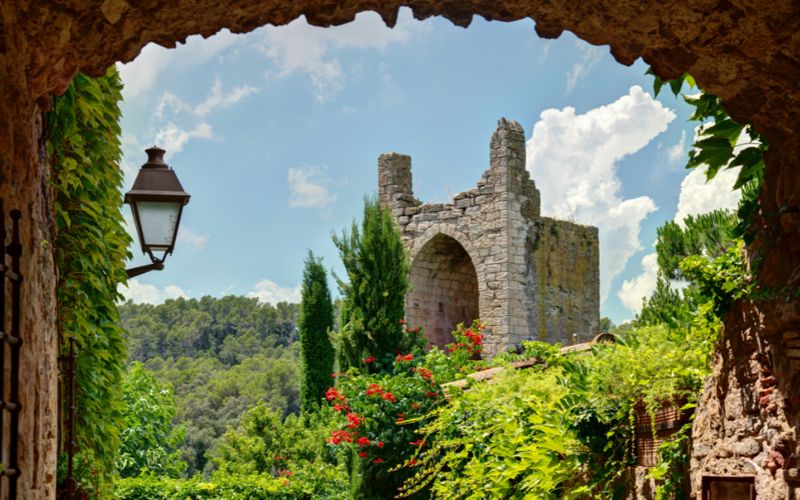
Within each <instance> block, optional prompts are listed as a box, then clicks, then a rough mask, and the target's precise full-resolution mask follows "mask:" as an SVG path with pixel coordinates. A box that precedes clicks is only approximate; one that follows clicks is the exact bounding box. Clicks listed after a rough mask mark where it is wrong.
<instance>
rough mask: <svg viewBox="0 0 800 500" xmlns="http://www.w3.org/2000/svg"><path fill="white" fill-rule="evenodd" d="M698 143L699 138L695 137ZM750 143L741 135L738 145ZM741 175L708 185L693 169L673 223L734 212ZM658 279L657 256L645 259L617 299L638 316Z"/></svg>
mask: <svg viewBox="0 0 800 500" xmlns="http://www.w3.org/2000/svg"><path fill="white" fill-rule="evenodd" d="M696 133H697V131H696ZM696 139H697V135H695V140H696ZM681 142H685V134H684V135H682V136H681ZM749 142H750V137H749V136H747V134H742V137H740V138H739V141H738V144H745V143H749ZM681 149H683V147H681ZM738 175H739V168H732V169H727V170H720V171H719V172H717V175H716V176H715V177H714V178H713V179H712V180H711V181H710V182H706V174H705V168H703V167H699V168H695V169H692V170H691V171H690V172H689V173H688V174H686V177H684V178H683V181H681V191H680V194H679V195H678V211H677V213H676V214H675V218H674V219H673V220H674V221H675V223H677V224H678V225H679V226H681V227H684V224H683V220H684V219H685V218H686V217H688V216H689V215H699V214H704V213H707V212H710V211H712V210H717V209H725V210H733V209H735V208H736V207H737V206H738V204H739V199H740V198H741V192H740V191H738V190H734V189H733V185H734V184H735V183H736V177H737V176H738ZM657 276H658V265H657V263H656V254H655V253H651V254H648V255H645V256H644V258H642V272H641V274H639V275H637V276H635V277H634V278H633V279H631V280H626V281H624V282H623V283H622V287H620V290H619V292H618V293H617V296H618V297H619V299H620V300H621V301H622V303H623V304H624V305H625V307H627V308H628V309H630V310H631V311H632V312H633V313H635V314H638V313H639V312H640V311H641V308H642V297H649V296H650V295H651V294H652V293H653V291H655V289H656V279H657ZM670 286H671V287H672V288H675V289H682V288H685V287H686V283H685V282H677V281H673V282H671V283H670Z"/></svg>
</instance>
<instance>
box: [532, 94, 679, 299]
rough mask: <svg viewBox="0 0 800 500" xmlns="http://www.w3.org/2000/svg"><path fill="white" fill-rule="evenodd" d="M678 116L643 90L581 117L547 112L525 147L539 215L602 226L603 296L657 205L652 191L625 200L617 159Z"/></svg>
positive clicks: (571, 111) (637, 245) (567, 110)
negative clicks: (649, 194) (538, 196)
mask: <svg viewBox="0 0 800 500" xmlns="http://www.w3.org/2000/svg"><path fill="white" fill-rule="evenodd" d="M674 119H675V113H674V112H672V111H671V110H669V109H667V108H665V107H664V106H663V105H662V104H661V103H659V102H658V101H656V100H654V99H653V98H652V97H651V96H650V95H649V94H648V93H646V92H644V91H643V90H642V89H641V87H639V86H633V87H631V88H630V90H629V92H628V94H627V95H624V96H622V97H620V98H619V99H617V100H616V101H614V102H612V103H611V104H608V105H606V106H600V107H598V108H594V109H592V110H589V111H588V112H586V113H585V114H577V113H576V112H575V109H574V108H572V107H566V108H564V109H561V110H558V109H548V110H545V111H543V112H542V114H541V117H540V119H539V121H538V122H537V123H536V124H535V125H534V127H533V135H532V137H531V139H530V140H529V141H528V144H527V158H528V159H527V168H528V170H529V171H530V172H531V175H532V177H533V178H534V180H535V181H536V184H537V186H538V187H539V189H540V191H541V196H542V212H543V213H545V214H547V215H552V216H554V217H558V218H562V219H564V218H566V219H572V220H576V221H577V222H579V223H582V224H591V225H594V226H597V227H598V228H599V231H600V294H601V300H603V301H604V300H605V299H606V298H607V297H608V293H609V290H610V287H611V282H612V281H613V280H614V278H615V277H616V276H617V275H619V273H620V272H622V270H623V269H624V268H625V265H626V263H627V262H628V260H629V259H630V257H631V256H632V255H633V254H634V253H635V252H636V251H637V250H639V248H640V247H641V242H640V241H639V231H640V228H641V223H642V221H643V220H644V219H645V218H646V217H647V215H648V214H649V213H651V212H653V211H655V210H656V205H655V202H654V201H653V200H652V199H651V198H649V197H647V196H639V197H636V198H628V199H623V197H622V194H621V190H622V183H621V181H620V179H619V177H618V176H617V171H616V170H617V162H618V161H619V160H620V159H622V158H624V157H625V156H628V155H631V154H634V153H636V152H637V151H639V150H640V149H642V148H643V147H645V146H646V145H647V144H648V143H650V141H652V140H653V138H655V137H656V136H657V135H659V134H660V133H662V132H664V131H665V130H666V129H667V125H668V124H669V123H670V122H671V121H672V120H674Z"/></svg>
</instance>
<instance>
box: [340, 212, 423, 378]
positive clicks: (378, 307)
mask: <svg viewBox="0 0 800 500" xmlns="http://www.w3.org/2000/svg"><path fill="white" fill-rule="evenodd" d="M333 242H334V244H335V245H336V247H337V248H338V249H339V256H340V257H341V259H342V263H343V264H344V267H345V270H346V271H347V279H348V281H347V282H345V281H344V280H341V279H339V278H338V277H336V281H337V283H338V285H339V291H340V292H341V295H342V307H341V314H340V322H339V327H340V332H339V336H338V345H337V350H338V352H337V355H338V360H339V369H340V370H343V369H346V368H349V367H360V368H362V369H363V368H365V364H364V362H363V359H364V358H367V357H369V356H374V357H375V358H376V362H375V364H372V365H371V366H372V367H375V368H377V369H380V367H381V366H382V365H386V366H388V360H389V359H390V358H392V357H394V355H395V354H396V353H397V352H398V351H401V350H403V349H406V348H408V346H405V345H404V339H403V328H402V325H401V324H400V320H402V319H403V316H404V314H405V295H406V291H407V290H408V271H409V259H408V255H407V253H406V250H405V247H404V246H403V240H402V238H401V236H400V231H399V229H398V228H397V226H396V225H395V223H394V220H393V219H392V215H391V213H390V212H389V210H388V209H386V208H384V207H382V206H381V205H380V203H379V202H378V200H377V199H376V198H367V199H366V200H365V201H364V218H363V220H362V221H361V227H360V228H359V225H358V223H357V222H356V221H354V222H353V224H352V226H351V229H350V232H349V233H348V232H347V231H346V230H345V231H343V233H342V235H341V236H336V235H335V234H334V235H333Z"/></svg>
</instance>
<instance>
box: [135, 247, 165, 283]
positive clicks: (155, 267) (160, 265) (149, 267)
mask: <svg viewBox="0 0 800 500" xmlns="http://www.w3.org/2000/svg"><path fill="white" fill-rule="evenodd" d="M147 254H148V255H149V256H150V260H152V261H153V262H152V263H151V264H145V265H143V266H137V267H132V268H130V269H126V270H125V272H126V273H128V279H130V278H133V277H134V276H139V275H140V274H144V273H149V272H150V271H163V270H164V261H165V260H167V253H166V252H164V256H163V257H161V258H160V259H159V258H158V257H156V256H155V255H153V252H151V251H148V252H147Z"/></svg>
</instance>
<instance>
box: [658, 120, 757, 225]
mask: <svg viewBox="0 0 800 500" xmlns="http://www.w3.org/2000/svg"><path fill="white" fill-rule="evenodd" d="M700 127H701V126H698V127H697V128H696V129H695V141H697V139H698V134H699V133H700ZM751 141H752V139H751V138H750V136H749V135H747V134H746V133H742V135H741V136H739V140H738V141H737V142H736V147H737V148H739V147H740V146H741V145H744V144H749V143H750V142H751ZM740 169H741V168H740V167H736V168H730V169H726V168H723V169H720V171H719V172H717V175H716V176H715V177H714V178H713V179H711V181H710V182H706V174H705V170H706V169H705V165H702V166H700V167H697V168H695V169H692V171H691V172H689V173H688V174H687V175H686V177H684V178H683V181H681V192H680V195H679V196H678V212H677V213H676V214H675V219H674V220H675V222H676V223H678V224H679V225H680V226H683V219H685V218H686V217H687V216H689V215H698V214H704V213H706V212H710V211H712V210H716V209H726V210H732V209H734V208H736V207H737V206H738V204H739V199H740V198H741V196H742V193H741V191H739V190H738V189H737V190H735V191H734V189H733V185H734V184H736V178H737V177H738V176H739V170H740Z"/></svg>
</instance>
